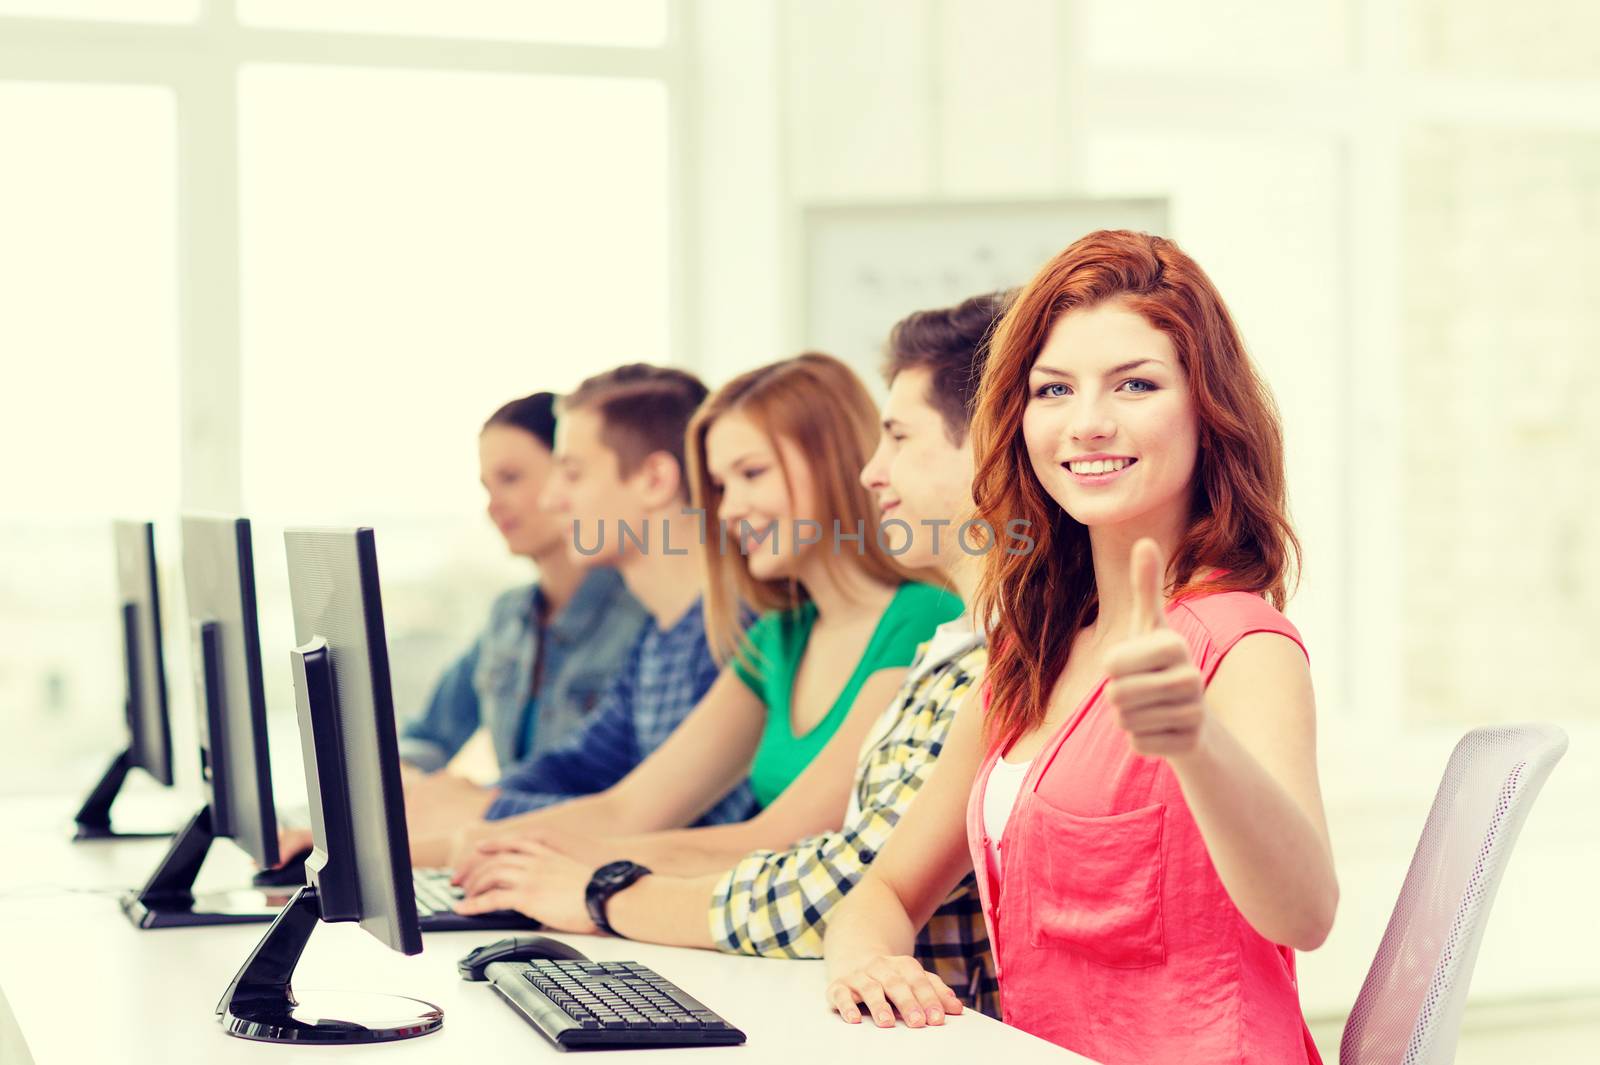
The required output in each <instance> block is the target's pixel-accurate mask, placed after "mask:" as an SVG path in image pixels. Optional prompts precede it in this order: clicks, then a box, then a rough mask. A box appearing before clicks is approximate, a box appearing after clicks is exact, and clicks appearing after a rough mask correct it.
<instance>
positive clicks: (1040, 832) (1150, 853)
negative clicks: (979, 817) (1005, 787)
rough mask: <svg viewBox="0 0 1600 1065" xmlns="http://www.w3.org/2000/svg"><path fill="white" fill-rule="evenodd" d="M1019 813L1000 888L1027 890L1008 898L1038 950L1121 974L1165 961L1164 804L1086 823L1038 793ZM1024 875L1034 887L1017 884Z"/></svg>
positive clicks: (1009, 837)
mask: <svg viewBox="0 0 1600 1065" xmlns="http://www.w3.org/2000/svg"><path fill="white" fill-rule="evenodd" d="M1016 813H1017V814H1018V815H1019V816H1017V817H1016V818H1014V819H1013V822H1012V824H1011V825H1010V826H1008V827H1007V832H1006V836H1007V840H1006V842H1008V843H1009V842H1012V841H1013V840H1014V841H1015V843H1016V846H1015V850H1014V852H1013V853H1011V854H1008V855H1006V861H1005V865H1006V869H1005V871H1004V872H1003V873H1002V876H1001V882H1002V884H1003V885H1004V886H1006V887H1010V886H1011V885H1013V884H1015V885H1016V886H1018V887H1021V888H1022V889H1023V890H1022V891H1021V892H1013V891H1006V892H1005V893H1006V895H1007V896H1008V897H1009V898H1010V899H1012V900H1014V901H1012V902H1011V905H1012V906H1013V907H1014V908H1015V910H1017V911H1021V912H1020V913H1018V916H1019V917H1020V918H1021V921H1022V927H1024V928H1027V929H1030V930H1031V932H1032V945H1033V946H1034V947H1037V948H1046V949H1050V948H1055V949H1066V950H1069V951H1072V952H1074V953H1077V954H1081V955H1083V956H1084V957H1086V958H1088V959H1090V960H1092V961H1095V962H1098V963H1099V964H1101V965H1106V966H1110V967H1112V968H1117V969H1140V968H1144V967H1146V966H1150V965H1160V964H1162V963H1163V962H1164V961H1166V957H1167V943H1166V931H1165V928H1164V926H1163V924H1162V915H1161V881H1162V866H1163V862H1162V849H1161V837H1162V828H1163V825H1164V822H1165V819H1166V806H1165V805H1164V804H1161V803H1157V804H1156V805H1154V806H1146V807H1143V808H1142V809H1138V810H1130V811H1129V812H1127V813H1121V814H1113V815H1111V816H1109V817H1080V816H1078V815H1077V814H1070V813H1067V812H1066V811H1065V810H1058V809H1056V808H1055V807H1054V806H1051V805H1050V804H1049V803H1048V802H1047V801H1045V799H1044V798H1043V797H1042V796H1041V795H1039V794H1037V793H1035V794H1032V795H1024V796H1023V802H1022V806H1021V808H1020V809H1018V810H1017V811H1016ZM1024 870H1026V871H1027V874H1026V875H1027V879H1028V881H1029V882H1028V883H1027V884H1025V885H1024V884H1018V883H1017V880H1018V875H1019V874H1023V872H1024ZM1018 895H1020V896H1021V897H1020V898H1018V897H1017V896H1018ZM1002 938H1003V934H1002Z"/></svg>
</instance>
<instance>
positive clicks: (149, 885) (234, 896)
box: [122, 804, 298, 928]
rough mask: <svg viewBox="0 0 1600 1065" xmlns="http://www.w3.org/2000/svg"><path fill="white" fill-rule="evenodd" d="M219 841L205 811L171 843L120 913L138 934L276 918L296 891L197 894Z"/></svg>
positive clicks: (206, 808) (124, 900)
mask: <svg viewBox="0 0 1600 1065" xmlns="http://www.w3.org/2000/svg"><path fill="white" fill-rule="evenodd" d="M215 838H216V836H215V833H214V832H213V831H212V827H211V807H210V805H209V804H208V805H206V806H203V807H201V809H200V812H199V813H197V814H195V815H194V817H193V818H192V819H190V821H189V823H188V824H187V825H185V826H184V828H183V831H181V832H179V833H178V835H177V837H176V838H175V839H174V840H173V841H172V846H171V847H170V848H169V849H168V850H167V853H166V856H165V857H164V858H162V859H161V864H160V865H158V866H156V871H155V872H154V873H153V874H151V876H150V879H149V880H148V881H146V882H145V885H144V887H142V888H140V889H139V890H138V891H130V892H129V893H128V894H126V895H124V896H123V898H122V912H123V913H125V914H127V915H128V920H130V921H132V922H133V923H134V926H135V927H138V928H192V927H195V926H197V925H215V924H266V923H267V922H268V921H271V920H272V919H273V918H275V917H277V916H278V913H279V911H281V910H282V909H283V906H284V904H285V903H287V902H288V901H289V899H290V898H291V897H292V896H293V893H294V890H295V887H296V886H298V885H295V886H289V887H283V888H278V889H271V888H267V889H262V888H254V889H244V890H239V891H225V892H214V893H211V894H207V895H196V894H195V893H194V881H195V877H196V876H198V875H199V873H200V866H201V865H203V864H204V863H205V860H206V854H207V853H208V852H209V851H210V850H211V844H212V841H213V840H214V839H215Z"/></svg>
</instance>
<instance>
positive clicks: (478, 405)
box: [0, 0, 687, 790]
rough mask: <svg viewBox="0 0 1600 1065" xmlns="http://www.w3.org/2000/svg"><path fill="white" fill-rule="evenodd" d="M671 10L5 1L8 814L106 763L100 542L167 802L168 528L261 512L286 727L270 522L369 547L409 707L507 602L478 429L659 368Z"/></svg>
mask: <svg viewBox="0 0 1600 1065" xmlns="http://www.w3.org/2000/svg"><path fill="white" fill-rule="evenodd" d="M669 13H670V9H669V6H668V4H667V2H666V0H609V2H605V3H594V4H584V5H577V6H573V5H565V6H563V5H550V4H537V5H533V4H523V3H516V2H510V0H471V2H467V0H464V2H461V3H453V4H449V5H445V4H436V3H416V2H404V3H402V2H391V0H385V2H382V3H377V2H370V0H338V2H318V3H298V2H285V0H272V2H270V3H265V2H257V0H128V2H122V0H119V2H117V3H108V2H105V0H50V2H49V3H39V2H33V0H0V144H4V145H5V158H6V163H5V165H4V166H3V167H0V292H4V294H5V295H4V297H3V298H0V303H3V305H4V306H5V308H6V310H5V313H4V314H3V315H0V352H3V353H4V354H3V358H4V360H5V378H6V387H5V388H4V389H0V445H3V446H4V449H5V450H4V453H5V455H6V457H7V460H6V462H5V463H4V464H0V491H3V495H4V505H3V506H0V513H3V515H4V516H3V518H0V555H3V556H4V557H5V558H6V560H7V561H6V565H5V567H4V569H3V571H0V599H3V601H4V603H5V612H4V615H3V618H0V705H3V706H4V707H5V708H6V709H5V713H6V715H7V716H6V721H5V726H6V736H7V741H8V742H7V743H6V744H5V745H3V746H0V788H4V789H16V790H38V789H40V788H44V787H58V788H61V789H63V790H83V789H85V788H87V786H88V785H89V783H91V782H92V778H93V774H94V772H95V770H97V769H98V765H97V763H98V762H100V761H101V760H103V759H104V758H106V757H109V755H110V754H111V753H112V751H113V749H114V748H115V746H116V745H117V744H118V743H119V742H120V732H121V727H122V726H121V704H120V700H121V696H122V693H121V677H120V670H121V664H120V659H119V657H118V655H119V652H118V649H117V637H116V629H115V624H114V622H115V617H116V605H115V602H114V588H113V583H112V565H111V553H112V548H111V537H110V521H111V519H112V518H113V517H123V516H128V517H144V518H149V519H152V520H155V521H156V522H157V528H158V544H157V546H158V551H159V552H160V556H161V563H162V569H163V585H162V589H161V590H162V592H163V595H164V601H163V608H164V619H163V620H164V621H165V623H166V624H165V628H166V632H165V637H166V644H167V671H168V687H169V692H170V694H171V697H172V713H173V717H174V729H175V738H174V742H175V745H176V746H175V750H176V753H177V766H178V772H179V775H180V778H182V779H188V780H192V779H193V778H194V776H195V772H196V770H195V765H194V762H195V759H194V758H193V757H192V754H191V753H189V752H192V750H193V735H194V725H193V720H192V718H193V709H192V700H191V699H190V696H189V688H190V683H189V678H188V671H189V662H188V654H187V635H186V634H187V626H188V619H187V617H186V613H185V610H184V604H183V595H182V592H183V589H182V582H181V580H180V579H178V577H179V573H180V554H179V548H180V538H179V535H178V520H177V519H178V516H179V515H180V513H182V512H183V511H186V510H204V511H220V512H230V513H243V514H246V515H249V516H250V517H252V518H253V519H254V521H255V547H256V571H257V578H258V583H259V598H260V604H261V615H262V616H261V621H262V643H263V655H264V659H265V664H266V671H265V672H266V678H267V689H268V703H269V707H270V709H271V711H272V714H273V716H274V717H276V718H277V719H278V724H279V725H280V727H281V726H282V725H283V723H284V722H285V720H292V703H291V702H290V698H291V691H290V688H289V685H288V681H287V673H286V670H285V669H284V668H282V666H283V663H284V662H285V661H286V657H285V656H286V652H287V649H288V648H289V646H290V645H291V642H292V637H293V632H292V623H291V620H290V617H291V616H290V613H289V604H288V599H287V581H286V579H285V575H284V572H283V550H282V540H281V536H282V529H283V527H284V526H286V525H291V524H366V525H372V526H374V527H375V528H376V529H377V530H378V545H379V559H380V565H381V567H382V572H383V576H384V581H385V584H384V594H385V608H386V613H387V615H388V622H389V634H390V637H391V642H392V643H393V645H394V656H393V657H394V663H395V683H396V701H397V709H399V710H400V712H401V713H402V714H405V713H408V712H410V711H411V710H412V709H414V708H415V707H416V706H417V704H418V703H419V702H420V701H421V700H422V699H423V698H424V697H425V696H426V694H427V689H428V686H429V684H430V683H431V681H432V679H433V677H434V675H435V673H436V671H437V669H438V667H439V666H440V665H441V664H443V663H444V662H445V661H446V660H447V659H448V658H449V657H450V656H451V655H452V654H454V653H457V652H458V651H459V650H460V649H461V647H462V644H463V643H464V641H465V640H466V638H467V636H468V634H469V633H471V632H472V631H473V630H474V629H475V627H477V626H478V625H480V624H481V623H482V620H483V617H484V613H485V611H486V609H487V606H488V603H489V601H490V599H491V598H492V597H493V596H494V595H495V594H496V592H498V591H499V590H500V589H502V588H504V587H506V586H507V585H508V584H510V583H512V582H516V581H525V580H528V579H531V577H532V572H531V570H529V569H528V568H527V565H526V563H519V562H516V561H515V560H512V559H509V558H508V557H507V556H506V554H505V551H504V547H503V544H502V543H501V542H500V540H499V538H498V536H497V535H496V534H495V533H494V532H493V530H492V528H491V527H490V526H489V525H488V523H487V521H486V520H485V518H484V517H483V514H482V507H483V500H482V492H481V489H480V488H479V487H478V484H477V480H478V470H477V448H476V438H477V430H478V428H479V426H480V425H481V424H482V422H483V420H484V418H485V417H486V416H487V415H488V414H489V413H490V412H491V411H493V410H494V409H495V408H496V407H497V406H499V405H500V404H501V403H503V402H505V401H506V400H508V399H511V398H513V397H515V396H519V395H524V394H526V393H529V392H533V391H537V390H541V389H552V390H557V391H559V390H562V389H567V388H570V387H571V386H572V385H574V384H575V383H576V382H577V381H578V380H580V379H581V378H582V377H584V376H586V375H587V374H589V373H591V372H594V371H596V370H599V369H602V368H604V367H606V366H609V365H613V364H615V363H617V362H620V361H624V360H638V359H644V360H650V361H670V360H672V359H673V358H674V356H675V355H676V351H675V350H674V349H675V346H681V343H680V342H681V339H682V334H681V330H682V327H683V323H682V319H681V316H679V315H675V314H674V313H673V308H674V307H678V306H683V305H685V304H686V302H687V301H685V300H684V299H683V296H682V293H681V292H679V291H677V289H676V288H675V285H676V283H677V279H678V277H679V274H678V273H676V272H675V271H674V270H673V269H672V245H673V242H672V241H671V240H670V236H671V234H670V229H671V226H670V224H669V220H670V219H671V218H672V217H673V213H674V212H673V211H672V209H671V208H672V204H673V203H674V202H676V200H677V199H678V198H679V197H681V196H682V194H683V193H682V182H681V181H679V180H678V178H677V176H676V174H675V172H674V165H675V161H674V159H673V157H672V156H671V155H670V146H671V142H672V140H673V134H672V130H673V128H674V123H675V122H676V121H677V119H676V118H675V117H674V115H675V111H674V106H673V104H674V100H675V93H676V90H677V85H678V80H679V74H678V73H677V71H678V69H679V65H680V64H679V63H678V61H677V59H676V49H677V48H678V47H680V44H679V42H678V41H677V39H676V38H677V36H678V35H677V34H676V33H675V32H674V31H673V29H672V27H671V25H670V24H669V22H670V20H669ZM13 560H16V561H17V562H19V563H21V564H17V565H14V564H13ZM290 731H291V732H292V727H291V728H290ZM275 754H276V756H277V757H276V758H275V760H276V761H277V763H278V765H279V767H280V769H284V770H286V771H287V772H286V775H288V776H291V777H292V776H293V775H294V773H293V770H294V763H295V761H296V757H295V752H294V750H293V748H292V747H289V748H286V749H276V750H275ZM66 764H72V765H74V766H75V767H79V768H75V769H74V770H73V771H72V772H70V773H67V774H63V773H62V771H61V767H62V766H63V765H66Z"/></svg>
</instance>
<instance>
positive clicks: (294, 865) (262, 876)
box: [250, 847, 311, 887]
mask: <svg viewBox="0 0 1600 1065" xmlns="http://www.w3.org/2000/svg"><path fill="white" fill-rule="evenodd" d="M309 857H311V849H310V848H309V847H308V848H306V849H305V850H303V851H299V852H297V853H295V854H292V855H290V856H289V857H288V859H286V860H285V861H284V863H283V864H282V865H280V866H278V867H277V868H276V869H263V870H261V872H259V873H257V874H256V875H255V876H253V877H251V878H250V882H251V883H252V884H254V885H255V886H256V887H298V886H299V885H301V884H304V883H305V882H306V859H307V858H309Z"/></svg>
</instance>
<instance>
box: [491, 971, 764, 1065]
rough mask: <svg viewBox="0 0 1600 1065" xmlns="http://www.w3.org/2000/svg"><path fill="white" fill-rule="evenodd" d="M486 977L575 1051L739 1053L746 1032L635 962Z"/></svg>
mask: <svg viewBox="0 0 1600 1065" xmlns="http://www.w3.org/2000/svg"><path fill="white" fill-rule="evenodd" d="M486 975H487V976H488V978H489V979H490V980H491V981H492V982H493V984H494V989H495V990H496V991H498V992H499V993H500V996H501V997H502V998H504V999H505V1000H506V1001H507V1002H508V1003H510V1004H511V1007H512V1008H513V1009H515V1010H516V1011H517V1012H518V1013H520V1014H522V1016H523V1017H524V1018H526V1019H527V1021H528V1023H529V1024H531V1025H533V1026H534V1027H535V1028H537V1029H539V1031H540V1032H542V1033H544V1035H545V1038H547V1039H549V1040H551V1041H552V1042H554V1043H557V1044H559V1045H561V1046H563V1047H567V1048H571V1049H581V1048H594V1049H604V1048H607V1047H635V1046H735V1045H737V1044H739V1043H743V1042H744V1039H745V1036H744V1033H743V1032H741V1031H740V1030H739V1029H737V1028H735V1027H734V1026H733V1025H731V1024H729V1023H728V1022H727V1021H725V1020H723V1019H722V1018H721V1017H719V1016H717V1015H716V1014H715V1013H712V1012H711V1011H710V1010H708V1009H706V1007H705V1006H704V1005H702V1004H701V1003H700V1002H698V1001H696V1000H695V999H693V998H691V997H690V996H689V995H688V994H686V993H685V992H684V991H683V990H682V989H681V988H679V987H678V986H677V985H676V984H673V983H672V982H670V981H669V980H667V979H666V978H665V977H663V976H661V975H660V974H658V973H656V972H654V971H653V970H651V969H649V968H646V967H645V966H643V965H641V964H639V963H638V962H635V961H624V962H594V961H544V960H540V961H526V962H523V961H516V962H494V963H492V964H490V965H489V967H488V969H487V970H486Z"/></svg>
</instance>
